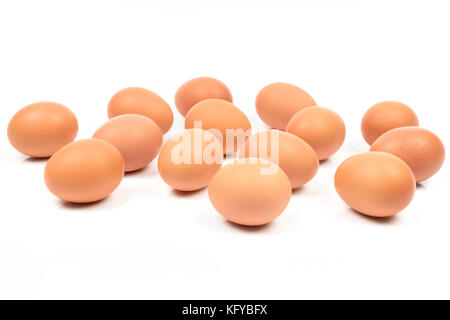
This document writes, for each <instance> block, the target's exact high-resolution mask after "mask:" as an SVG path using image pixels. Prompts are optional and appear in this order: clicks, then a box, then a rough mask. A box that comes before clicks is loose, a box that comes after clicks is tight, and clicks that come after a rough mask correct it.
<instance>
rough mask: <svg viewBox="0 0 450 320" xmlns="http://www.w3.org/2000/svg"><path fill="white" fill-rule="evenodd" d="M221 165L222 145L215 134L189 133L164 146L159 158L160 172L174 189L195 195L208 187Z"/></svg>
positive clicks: (194, 131)
mask: <svg viewBox="0 0 450 320" xmlns="http://www.w3.org/2000/svg"><path fill="white" fill-rule="evenodd" d="M222 161H223V150H222V145H221V144H220V142H219V140H217V138H216V137H215V136H214V135H213V134H211V133H209V132H208V131H204V130H200V129H189V130H185V131H183V132H181V133H179V134H177V135H175V136H173V137H172V138H170V139H169V140H167V141H166V142H165V143H164V145H163V147H162V149H161V152H160V153H159V157H158V170H159V174H160V175H161V178H162V179H163V180H164V182H166V183H167V184H168V185H169V186H170V187H172V188H173V189H175V190H179V191H194V190H199V189H202V188H204V187H206V186H207V185H208V183H209V181H210V180H211V178H212V177H213V176H214V174H215V173H216V172H217V171H218V170H219V169H220V168H221V167H222Z"/></svg>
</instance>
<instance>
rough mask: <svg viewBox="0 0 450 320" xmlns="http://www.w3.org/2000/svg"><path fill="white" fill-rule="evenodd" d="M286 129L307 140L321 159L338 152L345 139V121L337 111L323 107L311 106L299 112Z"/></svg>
mask: <svg viewBox="0 0 450 320" xmlns="http://www.w3.org/2000/svg"><path fill="white" fill-rule="evenodd" d="M286 131H287V132H289V133H292V134H294V135H296V136H297V137H299V138H301V139H303V140H305V142H306V143H308V144H309V145H310V146H311V147H312V148H313V149H314V151H316V153H317V156H318V157H319V160H324V159H326V158H328V157H330V156H332V155H333V154H334V153H336V151H338V150H339V148H340V147H341V146H342V144H343V143H344V139H345V124H344V121H342V119H341V117H340V116H339V115H338V114H337V113H336V112H334V111H332V110H330V109H327V108H323V107H310V108H306V109H303V110H301V111H299V112H297V113H296V114H295V115H294V116H293V117H292V119H291V120H290V121H289V123H288V125H287V128H286Z"/></svg>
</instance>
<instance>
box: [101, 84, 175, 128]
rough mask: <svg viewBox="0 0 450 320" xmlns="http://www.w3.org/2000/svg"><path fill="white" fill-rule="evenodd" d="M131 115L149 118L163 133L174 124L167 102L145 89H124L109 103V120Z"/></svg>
mask: <svg viewBox="0 0 450 320" xmlns="http://www.w3.org/2000/svg"><path fill="white" fill-rule="evenodd" d="M129 113H132V114H140V115H143V116H146V117H149V118H150V119H152V120H153V121H155V122H156V124H157V125H158V126H159V127H160V128H161V131H162V132H163V133H166V132H167V131H169V130H170V127H171V126H172V123H173V113H172V110H171V109H170V106H169V105H168V104H167V102H165V101H164V99H163V98H161V97H160V96H158V95H157V94H156V93H154V92H152V91H150V90H147V89H144V88H137V87H131V88H125V89H122V90H120V91H119V92H117V93H116V94H115V95H114V96H113V97H112V98H111V100H110V101H109V104H108V116H109V118H114V117H116V116H119V115H121V114H129Z"/></svg>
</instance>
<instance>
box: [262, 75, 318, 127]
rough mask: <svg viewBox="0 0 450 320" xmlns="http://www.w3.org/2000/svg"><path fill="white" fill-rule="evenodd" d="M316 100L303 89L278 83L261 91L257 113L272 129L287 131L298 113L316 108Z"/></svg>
mask: <svg viewBox="0 0 450 320" xmlns="http://www.w3.org/2000/svg"><path fill="white" fill-rule="evenodd" d="M315 105H316V102H315V101H314V99H313V98H312V97H311V96H310V95H309V94H308V93H307V92H306V91H304V90H303V89H301V88H299V87H297V86H294V85H292V84H289V83H283V82H276V83H272V84H269V85H267V86H265V87H264V88H262V89H261V91H260V92H259V93H258V95H257V96H256V101H255V106H256V112H257V113H258V115H259V117H260V118H261V120H262V121H264V122H265V123H266V124H267V125H269V126H270V127H272V128H275V129H280V130H285V129H286V126H287V124H288V122H289V120H290V119H291V118H292V116H293V115H294V114H296V113H297V112H298V111H300V110H302V109H304V108H306V107H311V106H315Z"/></svg>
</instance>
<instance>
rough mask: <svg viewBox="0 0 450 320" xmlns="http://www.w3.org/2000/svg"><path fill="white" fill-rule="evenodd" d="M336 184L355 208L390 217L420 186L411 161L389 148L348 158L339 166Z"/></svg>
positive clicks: (365, 212)
mask: <svg viewBox="0 0 450 320" xmlns="http://www.w3.org/2000/svg"><path fill="white" fill-rule="evenodd" d="M334 185H335V187H336V191H337V193H338V194H339V196H340V197H341V198H342V200H344V201H345V202H346V203H347V204H348V205H349V206H350V207H351V208H353V209H354V210H356V211H358V212H360V213H363V214H366V215H368V216H372V217H389V216H392V215H394V214H396V213H398V212H400V211H401V210H403V209H404V208H405V207H406V206H407V205H408V204H409V203H410V201H411V200H412V198H413V196H414V192H415V190H416V181H415V179H414V175H413V173H412V171H411V169H410V168H409V167H408V165H407V164H406V163H405V162H404V161H403V160H401V159H400V158H398V157H396V156H394V155H391V154H389V153H385V152H366V153H360V154H357V155H354V156H351V157H350V158H347V159H346V160H345V161H344V162H342V163H341V165H340V166H339V167H338V169H337V170H336V174H335V177H334Z"/></svg>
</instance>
